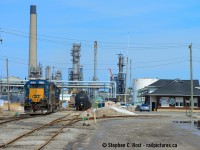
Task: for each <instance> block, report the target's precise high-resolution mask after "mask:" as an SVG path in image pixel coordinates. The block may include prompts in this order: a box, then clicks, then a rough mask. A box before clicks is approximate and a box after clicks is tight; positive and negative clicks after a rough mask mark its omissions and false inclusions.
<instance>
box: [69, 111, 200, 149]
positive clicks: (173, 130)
mask: <svg viewBox="0 0 200 150" xmlns="http://www.w3.org/2000/svg"><path fill="white" fill-rule="evenodd" d="M189 120H190V121H191V122H189V123H188V122H187V121H189ZM194 120H197V119H195V118H188V117H185V116H184V115H182V114H179V113H178V114H177V115H175V114H173V116H171V117H159V116H157V117H147V118H145V117H137V118H128V119H112V120H101V121H98V125H97V127H98V128H97V130H91V132H90V133H88V135H87V134H86V135H83V136H82V137H81V138H80V139H79V140H78V141H76V142H74V143H71V148H72V149H76V150H77V149H79V150H97V149H99V150H113V149H115V150H124V149H125V150H126V149H127V150H129V149H138V150H144V149H154V150H155V149H156V150H157V149H159V150H160V149H161V150H162V149H169V150H172V149H175V150H188V149H190V150H198V149H199V147H200V130H198V129H197V128H196V127H194V125H193V123H194V122H193V121H194ZM174 121H177V123H175V122H174ZM179 121H185V123H179ZM163 146H164V147H165V148H163ZM161 147H162V148H161Z"/></svg>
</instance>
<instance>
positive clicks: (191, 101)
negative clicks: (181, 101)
mask: <svg viewBox="0 0 200 150" xmlns="http://www.w3.org/2000/svg"><path fill="white" fill-rule="evenodd" d="M189 49H190V81H191V96H190V104H191V117H192V115H193V108H194V100H193V74H192V43H191V44H190V45H189Z"/></svg>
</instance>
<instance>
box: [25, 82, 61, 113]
mask: <svg viewBox="0 0 200 150" xmlns="http://www.w3.org/2000/svg"><path fill="white" fill-rule="evenodd" d="M24 89H25V96H24V99H25V100H24V111H25V112H36V111H47V112H48V113H51V112H56V111H58V110H59V108H60V105H59V104H60V103H59V94H60V89H59V88H58V87H57V86H56V85H55V84H54V83H52V82H48V81H47V80H42V79H35V80H29V81H28V82H27V83H26V84H25V86H24Z"/></svg>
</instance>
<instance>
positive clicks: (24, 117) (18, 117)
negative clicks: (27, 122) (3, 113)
mask: <svg viewBox="0 0 200 150" xmlns="http://www.w3.org/2000/svg"><path fill="white" fill-rule="evenodd" d="M42 115H48V114H20V115H19V116H16V117H9V118H7V119H3V120H2V121H1V122H0V125H3V124H6V123H10V122H14V121H19V120H22V119H29V118H33V117H40V116H42Z"/></svg>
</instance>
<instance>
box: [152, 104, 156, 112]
mask: <svg viewBox="0 0 200 150" xmlns="http://www.w3.org/2000/svg"><path fill="white" fill-rule="evenodd" d="M154 109H155V110H156V102H152V111H154Z"/></svg>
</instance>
